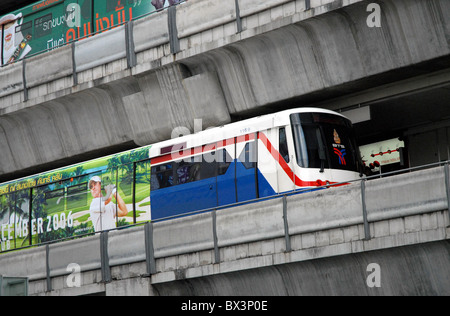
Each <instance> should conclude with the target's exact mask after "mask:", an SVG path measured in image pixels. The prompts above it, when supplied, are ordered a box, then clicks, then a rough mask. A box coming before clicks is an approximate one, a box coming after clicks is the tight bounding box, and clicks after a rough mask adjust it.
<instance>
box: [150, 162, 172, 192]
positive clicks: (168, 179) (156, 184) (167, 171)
mask: <svg viewBox="0 0 450 316" xmlns="http://www.w3.org/2000/svg"><path fill="white" fill-rule="evenodd" d="M151 172H152V174H151V188H152V191H154V190H159V189H164V188H169V187H171V186H173V185H174V182H173V165H172V163H168V164H165V165H161V166H156V167H152V171H151Z"/></svg>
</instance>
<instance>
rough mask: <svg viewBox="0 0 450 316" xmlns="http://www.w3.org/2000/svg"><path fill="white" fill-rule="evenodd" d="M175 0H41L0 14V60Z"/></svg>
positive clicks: (46, 47) (76, 37)
mask: <svg viewBox="0 0 450 316" xmlns="http://www.w3.org/2000/svg"><path fill="white" fill-rule="evenodd" d="M178 2H179V1H177V0H175V1H174V0H168V1H166V0H153V1H152V0H43V1H39V2H36V3H34V4H32V5H29V6H27V7H24V8H22V9H19V10H16V11H14V12H11V13H9V14H7V15H4V16H0V39H1V41H0V44H1V48H0V52H1V64H2V65H5V64H8V63H12V62H14V61H17V60H19V59H21V58H24V57H25V56H28V55H33V54H36V53H40V52H44V51H48V50H52V49H55V48H57V47H59V46H61V45H64V44H66V43H69V42H71V41H75V40H80V39H83V38H86V37H89V36H93V35H94V34H98V33H101V32H104V31H107V30H109V29H111V28H114V27H116V26H118V25H121V24H123V23H124V22H127V21H130V20H132V19H133V18H136V17H139V16H142V15H145V14H148V13H151V12H153V11H156V10H159V9H163V8H164V7H167V6H168V5H172V4H176V3H178Z"/></svg>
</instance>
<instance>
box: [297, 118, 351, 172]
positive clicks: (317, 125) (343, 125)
mask: <svg viewBox="0 0 450 316" xmlns="http://www.w3.org/2000/svg"><path fill="white" fill-rule="evenodd" d="M291 124H292V131H293V135H294V143H295V153H296V156H297V163H298V165H299V166H300V167H302V168H318V169H320V171H321V172H323V171H324V170H325V169H329V168H331V169H340V170H349V171H359V168H360V164H359V158H358V157H359V154H358V149H357V147H356V142H355V137H354V135H353V130H352V124H351V122H350V121H349V120H347V119H345V118H344V117H341V116H337V115H332V114H326V113H298V114H292V115H291Z"/></svg>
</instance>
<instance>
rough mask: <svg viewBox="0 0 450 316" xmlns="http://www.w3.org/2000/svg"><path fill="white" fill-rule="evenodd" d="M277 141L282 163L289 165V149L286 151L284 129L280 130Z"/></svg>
mask: <svg viewBox="0 0 450 316" xmlns="http://www.w3.org/2000/svg"><path fill="white" fill-rule="evenodd" d="M279 140H280V150H279V151H280V155H281V157H283V159H284V161H286V162H287V163H289V161H290V160H289V149H288V144H287V138H286V128H285V127H282V128H280V135H279Z"/></svg>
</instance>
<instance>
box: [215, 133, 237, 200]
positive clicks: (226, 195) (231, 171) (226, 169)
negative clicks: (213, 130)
mask: <svg viewBox="0 0 450 316" xmlns="http://www.w3.org/2000/svg"><path fill="white" fill-rule="evenodd" d="M217 147H218V149H217V152H216V159H217V169H218V170H217V204H218V206H222V205H229V204H233V203H236V202H237V198H236V194H237V193H236V181H235V180H236V178H235V176H236V173H235V172H236V168H235V158H236V152H235V149H236V148H235V141H234V138H232V139H228V140H224V141H223V142H219V143H218V144H217Z"/></svg>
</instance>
